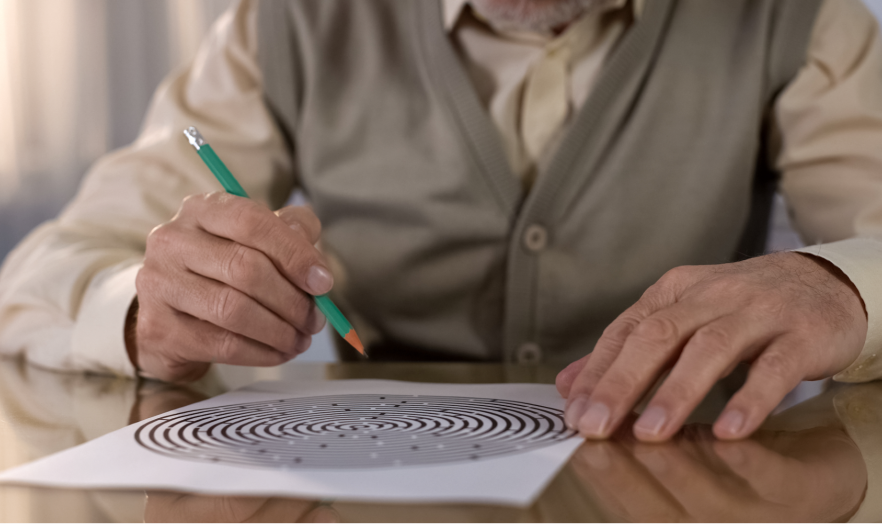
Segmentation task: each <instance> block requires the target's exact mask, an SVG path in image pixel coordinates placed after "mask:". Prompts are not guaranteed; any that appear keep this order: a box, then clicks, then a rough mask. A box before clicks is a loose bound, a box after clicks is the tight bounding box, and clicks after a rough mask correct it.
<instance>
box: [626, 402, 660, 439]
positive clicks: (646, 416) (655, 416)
mask: <svg viewBox="0 0 882 530" xmlns="http://www.w3.org/2000/svg"><path fill="white" fill-rule="evenodd" d="M667 421H668V413H667V412H665V409H663V408H661V407H649V408H648V409H646V410H644V411H643V414H641V415H640V419H639V420H637V423H635V424H634V430H635V431H640V432H641V433H643V434H649V435H652V436H658V435H659V433H661V431H662V429H664V427H665V424H666V423H667Z"/></svg>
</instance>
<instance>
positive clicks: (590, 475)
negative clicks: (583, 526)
mask: <svg viewBox="0 0 882 530" xmlns="http://www.w3.org/2000/svg"><path fill="white" fill-rule="evenodd" d="M573 469H574V471H575V472H576V475H578V476H579V478H580V479H581V480H582V481H583V482H585V483H587V484H588V485H589V486H591V489H592V490H593V491H594V492H595V494H596V495H597V497H598V498H599V500H600V501H601V502H600V504H601V505H602V506H606V507H608V508H609V509H610V511H612V512H614V513H615V515H616V516H617V517H618V518H619V519H621V520H622V521H627V522H678V521H683V519H684V511H683V509H682V507H681V506H680V504H679V503H678V502H677V501H676V500H675V499H674V498H673V497H672V496H671V495H670V494H668V493H667V492H666V491H665V489H664V488H663V487H661V485H660V484H659V483H658V481H656V480H655V478H654V477H653V476H652V475H651V474H650V473H648V472H647V471H646V469H645V468H644V467H643V466H642V465H640V464H639V463H638V462H636V461H635V460H634V458H633V456H631V455H630V454H629V453H628V452H627V451H625V450H624V449H623V448H622V447H621V446H619V445H618V444H615V443H610V442H595V443H590V442H589V443H586V444H585V445H583V446H582V447H581V448H580V449H579V450H578V451H577V452H576V454H575V455H573Z"/></svg>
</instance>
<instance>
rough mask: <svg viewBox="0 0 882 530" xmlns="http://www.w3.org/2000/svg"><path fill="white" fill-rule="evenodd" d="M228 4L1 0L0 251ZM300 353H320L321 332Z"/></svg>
mask: <svg viewBox="0 0 882 530" xmlns="http://www.w3.org/2000/svg"><path fill="white" fill-rule="evenodd" d="M234 2H235V0H0V260H2V259H3V258H4V257H5V256H6V254H7V253H8V252H9V251H10V250H11V249H12V248H13V247H14V246H15V244H16V243H17V242H18V241H19V240H20V239H21V238H22V237H24V236H25V235H26V234H27V233H28V232H29V231H30V230H31V229H33V228H34V227H35V226H36V225H38V224H39V223H41V222H43V221H45V220H47V219H50V218H52V217H54V216H55V215H57V214H58V212H59V211H60V210H61V208H62V207H63V206H64V204H65V203H66V202H67V201H68V200H70V198H71V197H72V196H73V194H74V193H75V192H76V189H77V187H78V185H79V182H80V179H81V178H82V176H83V175H84V173H85V172H86V170H87V169H88V167H89V166H90V165H91V164H92V163H93V162H94V161H95V160H96V159H97V158H98V157H100V156H101V155H103V154H104V153H106V152H107V151H110V150H113V149H115V148H118V147H121V146H123V145H126V144H128V143H130V142H131V141H133V140H134V139H135V137H136V136H137V134H138V130H139V128H140V126H141V120H142V118H143V115H144V112H145V111H146V109H147V105H148V104H149V102H150V97H151V96H152V94H153V90H154V89H155V88H156V86H157V85H158V84H159V82H160V81H161V80H162V79H163V77H165V76H166V75H167V74H168V73H169V72H170V71H172V70H174V69H175V68H180V67H182V66H183V65H185V64H187V63H188V62H189V61H190V60H191V59H192V57H193V56H194V55H195V53H196V50H197V48H198V47H199V43H200V42H201V40H202V38H203V36H204V35H205V34H206V32H207V31H208V29H209V27H210V26H211V24H212V23H213V22H214V20H215V19H216V18H217V17H218V16H219V15H221V14H222V13H223V12H224V11H225V10H226V9H228V8H229V7H230V6H231V5H232V4H233V3H234ZM865 2H866V3H867V5H868V6H869V7H870V9H871V10H872V11H873V13H874V14H875V15H876V17H877V18H880V17H882V0H865ZM770 235H771V238H770V241H769V250H782V249H786V248H795V247H798V246H800V245H801V243H800V241H799V238H798V237H797V236H796V235H795V234H794V233H793V232H792V230H790V226H789V223H788V221H787V216H786V214H785V209H784V207H783V203H782V202H781V201H780V200H779V201H778V204H777V208H776V212H775V215H774V217H773V227H772V231H771V234H770ZM300 359H304V360H325V359H328V360H330V359H331V349H330V344H329V341H328V337H327V335H322V336H319V337H317V340H316V341H315V343H314V347H313V348H312V349H311V350H310V352H308V353H307V354H306V355H304V356H301V357H300Z"/></svg>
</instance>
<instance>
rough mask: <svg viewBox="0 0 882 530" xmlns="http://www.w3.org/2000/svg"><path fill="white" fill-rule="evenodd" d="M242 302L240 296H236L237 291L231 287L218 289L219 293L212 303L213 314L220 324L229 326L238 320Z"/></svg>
mask: <svg viewBox="0 0 882 530" xmlns="http://www.w3.org/2000/svg"><path fill="white" fill-rule="evenodd" d="M241 307H242V303H241V301H240V297H238V296H236V291H235V290H234V289H232V288H230V287H224V288H221V289H219V290H218V292H217V295H216V296H215V299H214V301H213V303H212V307H211V311H212V313H211V314H212V316H213V317H214V318H215V320H216V322H217V324H218V325H220V326H223V327H229V326H230V325H232V324H235V323H236V322H237V321H238V318H239V315H240V311H241Z"/></svg>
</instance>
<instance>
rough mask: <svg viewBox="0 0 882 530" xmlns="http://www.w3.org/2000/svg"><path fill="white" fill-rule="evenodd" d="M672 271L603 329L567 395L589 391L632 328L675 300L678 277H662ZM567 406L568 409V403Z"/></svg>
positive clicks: (610, 362) (669, 275)
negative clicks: (675, 279)
mask: <svg viewBox="0 0 882 530" xmlns="http://www.w3.org/2000/svg"><path fill="white" fill-rule="evenodd" d="M675 270H676V269H675ZM673 272H674V271H671V272H669V273H668V274H666V275H665V276H664V277H662V279H661V280H659V281H658V283H656V284H655V285H653V286H652V287H650V288H649V289H647V290H646V292H645V293H643V296H641V297H640V300H638V301H637V302H636V303H635V304H634V305H632V306H631V307H629V308H628V309H626V310H625V311H624V312H623V313H622V314H621V315H619V316H618V317H616V319H615V320H613V321H612V322H611V323H610V324H609V325H608V326H607V327H606V329H604V330H603V334H602V335H601V336H600V339H599V340H598V341H597V344H596V345H595V346H594V350H593V351H592V352H591V354H590V355H588V360H587V361H586V362H585V364H583V365H582V369H581V371H580V372H579V374H578V375H577V376H576V377H575V378H574V379H573V381H572V382H571V383H570V386H569V388H567V395H568V396H569V395H570V394H574V395H586V396H588V395H591V392H592V391H593V390H594V387H595V386H596V384H597V382H598V381H600V379H601V377H603V374H605V373H606V371H607V370H608V369H609V367H610V366H611V365H612V363H613V361H615V359H616V357H617V356H618V355H619V352H620V351H621V350H622V347H623V346H624V345H625V341H626V340H627V339H628V337H629V336H630V335H631V333H632V332H633V331H634V328H636V327H637V325H638V324H640V322H641V321H642V320H643V319H645V318H646V317H648V316H649V315H651V314H653V313H655V312H656V311H658V310H660V309H662V308H664V307H668V306H670V305H673V304H674V303H675V302H676V301H677V290H678V289H679V288H680V287H681V280H677V281H673V280H667V281H666V280H665V278H671V277H674V276H675V275H674V274H673ZM567 408H568V409H569V405H568V407H567Z"/></svg>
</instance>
